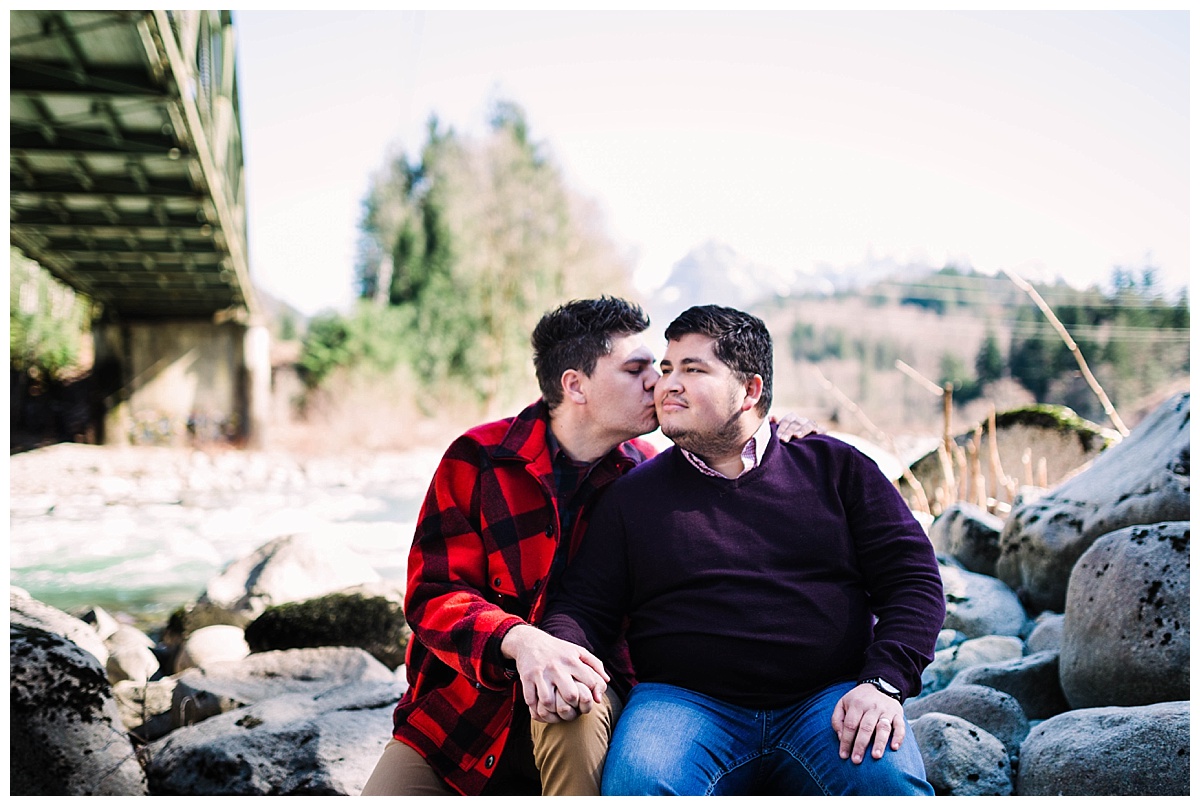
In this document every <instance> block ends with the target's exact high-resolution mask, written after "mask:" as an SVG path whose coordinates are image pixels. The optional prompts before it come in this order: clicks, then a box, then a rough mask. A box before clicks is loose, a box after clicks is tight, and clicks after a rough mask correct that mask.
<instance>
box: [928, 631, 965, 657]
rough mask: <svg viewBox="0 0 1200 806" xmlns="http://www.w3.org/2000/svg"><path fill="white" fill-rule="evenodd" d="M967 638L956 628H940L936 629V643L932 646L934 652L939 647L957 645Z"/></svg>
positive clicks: (946, 647)
mask: <svg viewBox="0 0 1200 806" xmlns="http://www.w3.org/2000/svg"><path fill="white" fill-rule="evenodd" d="M966 640H967V636H965V635H963V634H962V633H960V632H959V631H958V630H946V629H942V630H939V631H938V636H937V643H935V644H934V646H933V648H934V651H935V652H936V651H937V650H939V649H949V648H950V647H952V646H957V645H958V644H961V643H962V642H963V641H966Z"/></svg>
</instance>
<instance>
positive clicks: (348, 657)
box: [171, 647, 395, 727]
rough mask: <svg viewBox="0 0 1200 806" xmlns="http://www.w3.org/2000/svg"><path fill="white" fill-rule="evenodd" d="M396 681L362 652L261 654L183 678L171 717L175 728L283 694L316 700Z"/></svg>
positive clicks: (329, 650)
mask: <svg viewBox="0 0 1200 806" xmlns="http://www.w3.org/2000/svg"><path fill="white" fill-rule="evenodd" d="M392 680H395V675H394V674H393V672H392V671H391V670H390V669H388V668H387V667H386V666H384V665H383V664H382V663H380V662H379V661H377V660H375V659H374V658H373V657H371V656H370V655H369V654H368V653H367V652H365V651H364V650H362V649H357V648H351V647H322V648H315V649H287V650H280V651H278V652H262V653H259V654H256V655H249V656H247V657H245V658H243V659H241V660H236V661H224V662H218V663H213V664H210V665H208V666H205V667H204V668H197V669H188V670H187V671H185V672H183V673H182V674H180V675H179V676H178V678H177V685H176V686H175V691H174V695H173V701H172V704H171V715H172V720H173V724H174V726H175V727H184V726H187V725H192V724H195V723H197V722H201V721H203V720H205V719H208V718H210V717H213V716H216V715H217V714H220V713H224V712H226V711H232V710H234V709H236V708H241V707H242V706H245V705H249V704H251V703H256V702H262V701H264V700H269V699H271V698H272V697H278V696H280V695H282V694H294V693H304V694H309V695H317V694H321V693H323V692H327V691H329V690H331V689H335V688H338V687H340V686H346V685H350V684H357V683H379V682H390V681H392Z"/></svg>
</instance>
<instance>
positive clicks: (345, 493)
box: [9, 444, 441, 623]
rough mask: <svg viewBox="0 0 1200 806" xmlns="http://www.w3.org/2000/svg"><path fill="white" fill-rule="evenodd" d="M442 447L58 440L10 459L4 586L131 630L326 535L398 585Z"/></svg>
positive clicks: (70, 610)
mask: <svg viewBox="0 0 1200 806" xmlns="http://www.w3.org/2000/svg"><path fill="white" fill-rule="evenodd" d="M440 455H441V450H440V449H437V450H433V449H426V450H417V451H411V452H406V453H358V454H353V455H350V454H347V455H340V456H333V455H331V456H321V457H302V456H296V455H290V454H285V453H271V452H253V451H234V450H226V451H220V452H202V451H193V450H178V449H169V448H110V447H98V446H91V445H74V444H63V445H54V446H51V447H48V448H42V449H39V450H36V451H30V452H28V453H21V454H16V455H14V456H12V457H10V462H9V473H10V478H9V491H10V505H9V525H10V538H9V580H10V583H11V584H13V585H15V586H17V587H20V588H24V589H25V590H27V591H28V592H29V593H30V595H32V596H33V597H34V598H36V599H39V600H41V601H43V602H45V603H47V604H50V605H53V606H54V607H57V608H60V609H62V610H66V611H68V612H74V611H77V610H79V609H81V608H86V607H89V606H93V605H99V606H101V607H104V608H105V609H108V610H110V611H114V612H118V613H126V614H128V615H130V616H132V617H133V618H134V619H135V620H136V621H138V622H141V623H152V622H154V621H161V620H164V619H165V617H166V615H167V614H169V613H170V611H171V610H173V609H174V608H175V607H177V606H179V605H180V604H184V603H186V602H190V601H192V600H194V599H195V598H196V597H197V596H198V595H199V594H200V593H201V592H202V591H203V590H204V588H205V585H206V583H207V582H208V580H209V579H211V578H212V577H213V576H215V575H216V574H217V573H219V572H220V571H221V569H222V568H224V567H225V566H226V565H227V564H228V563H230V562H231V561H233V560H235V559H238V558H239V557H242V556H244V555H246V554H249V553H251V552H252V551H254V550H255V549H256V548H258V547H259V546H261V545H262V544H264V543H266V542H267V541H269V540H271V539H272V538H275V537H279V536H281V535H287V534H296V533H301V532H316V533H320V534H327V535H330V536H331V539H333V537H336V539H339V540H342V541H344V542H345V543H346V545H347V546H348V548H349V549H351V550H353V551H356V552H358V553H360V554H362V555H363V556H365V557H366V558H367V559H368V560H369V561H370V563H371V564H372V566H373V567H374V568H375V570H376V571H378V572H379V574H380V575H381V576H382V577H384V578H385V579H397V580H402V579H403V577H404V571H405V566H406V558H407V552H408V547H409V544H410V543H411V541H412V530H413V524H414V521H415V518H416V514H417V510H418V509H419V507H420V502H421V500H422V498H423V497H424V494H425V490H426V488H427V486H428V484H429V478H430V475H431V474H432V472H433V470H434V468H435V467H436V465H437V461H438V459H439V458H440Z"/></svg>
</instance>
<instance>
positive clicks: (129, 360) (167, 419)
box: [94, 319, 270, 445]
mask: <svg viewBox="0 0 1200 806" xmlns="http://www.w3.org/2000/svg"><path fill="white" fill-rule="evenodd" d="M94 337H95V343H96V367H97V372H98V373H102V379H101V380H102V383H100V384H99V387H100V390H101V395H102V401H101V403H102V405H103V407H104V415H103V421H104V442H105V443H106V444H112V445H129V444H133V445H203V444H217V443H237V444H245V443H246V442H247V441H257V440H260V439H261V437H262V435H263V430H264V429H265V419H266V418H265V416H264V412H266V411H267V410H268V408H267V407H268V405H269V396H270V362H269V360H268V358H267V353H268V349H269V337H268V335H267V333H266V331H265V329H263V328H261V327H250V328H248V327H246V325H244V324H240V323H238V322H222V323H219V324H216V323H213V322H212V321H211V320H208V319H201V320H171V321H157V320H155V321H133V322H108V323H102V324H100V325H97V327H96V329H95V332H94ZM264 366H265V371H264V369H263V367H264ZM264 373H265V380H264ZM264 390H265V391H264Z"/></svg>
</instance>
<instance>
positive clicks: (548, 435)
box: [363, 297, 658, 795]
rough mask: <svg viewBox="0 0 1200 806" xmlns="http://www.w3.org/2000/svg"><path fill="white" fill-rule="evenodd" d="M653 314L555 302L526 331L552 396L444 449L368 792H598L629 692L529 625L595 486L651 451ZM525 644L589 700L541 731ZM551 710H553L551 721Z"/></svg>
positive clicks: (543, 669) (413, 565) (620, 670)
mask: <svg viewBox="0 0 1200 806" xmlns="http://www.w3.org/2000/svg"><path fill="white" fill-rule="evenodd" d="M649 324H650V322H649V319H648V318H647V317H646V315H645V314H644V313H643V312H642V310H641V308H639V307H638V306H637V305H634V304H631V303H629V302H626V301H624V300H621V299H614V298H608V297H605V298H601V299H595V300H581V301H575V302H571V303H568V304H566V305H563V306H561V307H560V308H558V309H557V310H555V311H552V312H550V313H548V314H546V315H545V316H544V317H543V318H542V320H541V322H539V324H538V326H537V328H536V329H535V330H534V333H533V338H532V342H533V349H534V366H535V368H536V370H537V376H538V382H539V386H540V387H541V392H542V399H541V400H539V401H537V402H536V403H534V404H533V405H531V406H529V407H528V408H527V409H525V410H524V411H522V412H521V413H520V414H518V415H517V416H516V417H511V418H508V419H504V420H500V421H497V422H493V423H487V424H485V425H481V426H478V427H476V428H473V429H471V430H470V431H468V432H467V433H465V434H463V435H462V436H461V437H459V438H458V439H456V440H455V441H454V442H453V444H451V446H450V447H449V449H448V450H447V451H446V454H445V456H444V457H443V458H442V461H441V464H440V465H439V466H438V469H437V471H436V472H435V474H434V477H433V481H432V482H431V484H430V487H429V492H428V493H427V495H426V498H425V503H424V505H423V507H422V509H421V512H420V515H419V516H418V521H417V529H416V535H415V537H414V538H413V544H412V550H411V552H410V554H409V563H408V591H407V595H406V599H405V615H406V617H407V619H408V621H409V624H410V625H411V626H412V630H413V637H412V640H411V641H410V642H409V646H408V658H407V670H408V681H409V690H408V692H407V693H406V694H405V695H404V697H403V698H402V699H401V701H400V704H399V705H398V706H397V708H396V713H395V730H394V733H393V741H392V742H390V743H389V744H388V747H387V748H386V750H385V752H384V755H383V757H382V758H381V759H380V762H379V764H378V765H377V767H376V769H375V771H374V772H373V773H372V775H371V778H370V780H369V781H368V782H367V785H366V787H365V788H364V790H363V794H364V795H367V794H433V793H440V794H452V793H456V792H457V793H462V794H465V795H476V794H482V793H485V792H498V791H507V792H534V793H536V792H537V791H539V789H540V790H541V791H543V792H544V793H546V794H598V793H599V776H600V770H601V767H602V765H603V760H604V754H605V752H606V751H607V747H608V738H609V736H610V734H611V731H612V727H613V724H614V723H615V721H616V712H615V709H619V707H620V705H619V701H618V700H615V699H614V697H613V696H612V695H613V692H612V691H611V690H608V691H606V690H605V689H606V684H607V682H608V680H606V678H607V677H608V675H607V674H606V673H605V667H604V665H603V664H602V663H601V661H600V660H599V659H597V658H595V657H594V656H592V655H590V653H587V652H586V651H585V650H582V649H580V648H579V647H576V646H574V645H573V644H569V643H567V642H565V641H559V640H558V639H555V638H551V637H550V636H549V635H546V634H545V633H542V632H541V631H540V630H536V629H534V628H532V627H531V626H530V625H532V624H536V623H537V622H538V620H539V619H540V617H541V613H542V610H543V609H544V608H545V603H546V600H547V597H548V594H549V592H550V589H551V587H552V585H553V583H554V580H556V579H557V576H558V573H559V571H561V568H562V567H563V566H565V565H566V562H567V561H568V560H569V559H570V557H571V556H572V555H573V554H574V552H575V551H576V549H577V548H578V546H579V541H580V535H582V533H583V530H584V528H585V527H586V525H587V518H588V515H589V514H590V513H591V509H592V506H593V505H594V503H595V501H596V498H597V496H598V494H599V492H600V491H601V490H602V489H603V488H604V487H605V486H607V485H608V484H609V483H610V482H612V481H614V480H615V479H617V478H618V477H619V476H620V475H621V474H623V473H624V472H625V471H627V470H629V469H630V468H632V467H633V466H634V465H636V464H637V463H638V462H641V461H643V460H644V459H646V458H648V457H649V456H652V455H653V454H654V452H655V451H654V448H653V447H652V446H651V445H650V444H649V443H646V442H644V441H642V440H639V439H636V437H638V436H641V435H643V434H646V433H649V432H650V431H653V430H654V429H655V428H657V427H658V420H657V418H656V416H655V412H654V395H653V390H654V382H655V381H656V380H657V379H658V373H657V371H656V370H655V369H654V355H653V353H652V352H651V351H650V349H649V348H648V347H647V346H646V345H645V343H644V341H643V339H642V336H641V334H642V333H643V332H644V331H645V330H646V328H647V327H649ZM519 644H520V645H524V644H533V645H535V646H537V647H539V648H540V651H534V652H533V656H534V657H536V658H538V659H539V661H538V665H539V668H538V669H537V670H530V671H529V672H528V674H529V676H530V677H537V676H538V675H546V674H549V675H551V676H553V677H554V678H555V680H556V681H557V682H558V683H559V684H560V685H562V686H566V685H567V683H566V681H565V679H564V678H563V675H567V674H570V675H572V676H575V675H577V676H578V677H581V678H583V681H582V682H581V685H582V686H583V687H586V688H587V693H586V694H584V695H583V696H584V699H585V702H584V703H583V704H582V708H581V709H580V710H584V709H586V710H589V711H590V713H588V714H586V715H585V716H584V717H582V718H579V719H574V720H571V721H562V722H558V723H557V724H547V723H546V721H538V720H533V721H532V725H533V729H532V730H531V728H530V725H531V720H530V717H529V712H530V709H529V708H528V707H527V706H526V696H525V694H526V690H528V691H529V692H530V696H536V694H535V692H534V685H533V683H532V681H527V680H525V679H524V678H523V677H521V674H520V673H521V672H526V670H525V669H522V670H518V669H517V668H516V666H515V664H514V663H513V662H512V661H511V660H510V658H511V657H512V655H514V654H515V651H514V649H513V648H514V646H516V645H519ZM506 651H507V652H506ZM506 654H507V657H506ZM525 654H526V655H527V656H528V655H529V653H528V652H527V653H525ZM585 656H586V657H585ZM609 668H610V669H611V670H612V673H613V674H614V675H618V679H617V680H616V681H614V682H619V681H620V679H621V678H622V677H625V676H627V675H628V673H629V669H628V663H627V661H622V660H621V659H620V658H617V659H612V661H611V663H610V667H609ZM519 677H520V678H521V679H520V682H518V678H519ZM593 705H595V706H596V707H595V708H592V707H591V706H593ZM538 707H539V706H538V704H537V703H536V700H535V704H534V709H535V711H537V710H538ZM553 707H554V703H553V702H551V704H550V706H549V709H552V708H553ZM560 707H565V706H561V705H560ZM576 707H578V703H577V704H576ZM549 709H547V708H546V707H545V706H542V718H543V720H544V719H547V718H548V719H550V720H553V719H554V715H553V714H551V713H549ZM535 734H536V739H535ZM535 756H536V761H535ZM555 762H557V763H555ZM539 768H540V770H541V772H540V774H539Z"/></svg>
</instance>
